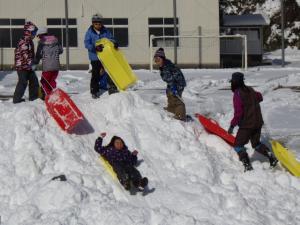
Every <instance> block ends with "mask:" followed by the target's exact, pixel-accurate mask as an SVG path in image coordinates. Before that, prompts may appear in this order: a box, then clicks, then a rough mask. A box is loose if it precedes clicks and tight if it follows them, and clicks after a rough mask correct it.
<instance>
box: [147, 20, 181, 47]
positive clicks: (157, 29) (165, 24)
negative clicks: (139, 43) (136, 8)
mask: <svg viewBox="0 0 300 225" xmlns="http://www.w3.org/2000/svg"><path fill="white" fill-rule="evenodd" d="M176 24H177V29H176V32H175V34H174V18H156V17H152V18H148V27H149V41H150V35H155V36H176V35H179V32H178V24H179V22H178V18H176ZM176 40H177V39H176ZM176 42H177V43H176V44H177V46H179V42H178V40H177V41H176ZM158 45H159V46H164V47H171V46H174V38H157V39H154V40H153V46H154V47H157V46H158Z"/></svg>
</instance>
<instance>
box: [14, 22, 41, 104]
mask: <svg viewBox="0 0 300 225" xmlns="http://www.w3.org/2000/svg"><path fill="white" fill-rule="evenodd" d="M36 32H37V27H36V25H35V24H33V23H32V22H30V21H27V22H26V23H25V25H24V35H23V37H22V38H21V39H20V40H19V42H18V44H17V47H16V49H15V69H16V71H17V73H18V78H19V80H18V83H17V86H16V89H15V92H14V97H13V103H20V102H24V101H25V99H24V98H23V95H24V93H25V90H26V88H27V84H28V83H29V100H30V101H33V100H35V99H37V98H38V91H39V81H38V79H37V77H36V74H35V72H34V71H33V69H32V64H33V59H34V44H33V41H32V40H33V39H34V37H35V35H36Z"/></svg>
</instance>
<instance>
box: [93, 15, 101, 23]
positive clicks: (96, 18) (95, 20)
mask: <svg viewBox="0 0 300 225" xmlns="http://www.w3.org/2000/svg"><path fill="white" fill-rule="evenodd" d="M102 22H103V16H102V15H101V14H99V13H97V14H95V15H93V17H92V23H102Z"/></svg>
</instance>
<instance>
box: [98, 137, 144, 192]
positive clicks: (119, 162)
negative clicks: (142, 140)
mask: <svg viewBox="0 0 300 225" xmlns="http://www.w3.org/2000/svg"><path fill="white" fill-rule="evenodd" d="M105 136H106V133H101V136H100V137H98V138H97V140H96V142H95V151H96V152H98V153H99V154H100V155H101V156H102V157H104V158H105V159H106V160H107V161H108V162H109V163H110V165H111V166H112V167H113V170H114V171H115V173H116V174H117V177H118V179H119V181H120V183H121V184H122V185H123V186H124V188H125V189H126V190H129V189H130V188H131V185H133V186H135V187H136V188H140V187H141V188H145V187H146V186H147V184H148V179H147V178H146V177H144V178H142V176H141V174H140V172H139V171H138V170H137V169H136V168H135V166H136V165H137V154H138V152H137V151H136V150H135V151H133V152H130V151H129V150H128V148H127V146H126V144H125V143H124V141H123V140H122V138H120V137H117V136H113V137H112V139H111V141H110V143H109V144H108V145H107V146H102V142H103V138H104V137H105Z"/></svg>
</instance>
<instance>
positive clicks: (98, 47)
mask: <svg viewBox="0 0 300 225" xmlns="http://www.w3.org/2000/svg"><path fill="white" fill-rule="evenodd" d="M103 48H104V46H103V44H100V45H97V46H96V47H95V49H96V52H102V51H103Z"/></svg>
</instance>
